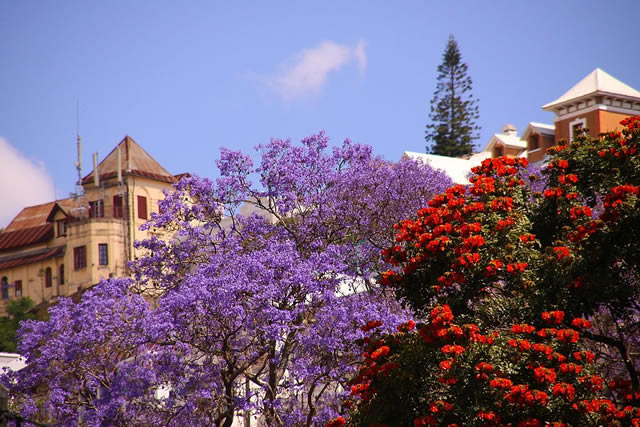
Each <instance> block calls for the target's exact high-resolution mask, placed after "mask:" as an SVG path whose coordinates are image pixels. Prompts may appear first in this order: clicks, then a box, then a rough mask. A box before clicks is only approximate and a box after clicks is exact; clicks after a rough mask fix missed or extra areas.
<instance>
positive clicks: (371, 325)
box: [360, 320, 382, 332]
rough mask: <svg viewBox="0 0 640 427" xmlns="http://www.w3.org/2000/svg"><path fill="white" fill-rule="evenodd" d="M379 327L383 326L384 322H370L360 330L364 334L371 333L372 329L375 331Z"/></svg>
mask: <svg viewBox="0 0 640 427" xmlns="http://www.w3.org/2000/svg"><path fill="white" fill-rule="evenodd" d="M379 326H382V321H380V320H369V321H368V322H367V323H366V324H365V325H364V326H362V327H361V328H360V329H361V330H363V331H364V332H367V331H370V330H371V329H375V328H377V327H379Z"/></svg>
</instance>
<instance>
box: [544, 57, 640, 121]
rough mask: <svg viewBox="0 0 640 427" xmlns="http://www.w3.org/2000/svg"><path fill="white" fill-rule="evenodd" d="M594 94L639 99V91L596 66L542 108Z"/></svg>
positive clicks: (546, 108) (549, 107) (552, 106)
mask: <svg viewBox="0 0 640 427" xmlns="http://www.w3.org/2000/svg"><path fill="white" fill-rule="evenodd" d="M595 94H607V95H617V96H620V97H622V98H632V99H636V100H639V101H640V92H638V91H637V90H635V89H634V88H632V87H631V86H629V85H626V84H624V83H622V82H621V81H620V80H618V79H616V78H615V77H613V76H612V75H610V74H608V73H606V72H604V71H603V70H601V69H600V68H596V69H595V70H593V71H592V72H591V73H589V75H587V76H586V77H585V78H583V79H582V80H580V81H579V82H578V83H577V84H576V85H575V86H573V87H572V88H571V89H569V90H568V91H567V92H566V93H565V94H564V95H562V96H561V97H560V98H558V99H556V100H555V101H553V102H550V103H548V104H546V105H543V106H542V109H543V110H547V111H552V110H553V109H554V107H557V106H559V105H561V104H565V103H567V102H569V101H573V100H577V99H579V98H583V97H587V96H593V95H595Z"/></svg>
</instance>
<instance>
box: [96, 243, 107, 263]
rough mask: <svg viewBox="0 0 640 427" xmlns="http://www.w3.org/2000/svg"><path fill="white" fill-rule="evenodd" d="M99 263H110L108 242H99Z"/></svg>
mask: <svg viewBox="0 0 640 427" xmlns="http://www.w3.org/2000/svg"><path fill="white" fill-rule="evenodd" d="M98 264H100V265H109V247H108V246H107V244H106V243H99V244H98Z"/></svg>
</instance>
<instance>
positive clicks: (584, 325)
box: [571, 318, 591, 329]
mask: <svg viewBox="0 0 640 427" xmlns="http://www.w3.org/2000/svg"><path fill="white" fill-rule="evenodd" d="M571 326H573V327H574V328H578V329H589V328H590V327H591V322H590V321H588V320H587V319H581V318H576V319H573V320H572V321H571Z"/></svg>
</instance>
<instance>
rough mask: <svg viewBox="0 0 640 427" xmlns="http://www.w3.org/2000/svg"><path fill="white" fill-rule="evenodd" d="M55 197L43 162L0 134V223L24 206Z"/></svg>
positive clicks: (3, 225)
mask: <svg viewBox="0 0 640 427" xmlns="http://www.w3.org/2000/svg"><path fill="white" fill-rule="evenodd" d="M54 199H55V185H54V183H53V179H51V177H50V176H49V174H48V173H47V170H46V168H45V166H44V164H42V163H40V164H36V163H34V162H33V161H31V160H29V159H28V158H26V157H25V156H24V154H22V153H21V152H20V151H18V150H17V149H16V148H15V147H13V146H12V145H11V144H10V143H9V141H7V140H6V139H4V138H2V137H0V227H6V226H7V225H8V224H9V222H10V221H11V220H12V219H13V218H14V217H15V216H16V215H17V214H18V213H19V212H20V211H21V210H22V208H24V207H25V206H32V205H37V204H40V203H46V202H50V201H53V200H54Z"/></svg>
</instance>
